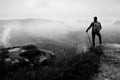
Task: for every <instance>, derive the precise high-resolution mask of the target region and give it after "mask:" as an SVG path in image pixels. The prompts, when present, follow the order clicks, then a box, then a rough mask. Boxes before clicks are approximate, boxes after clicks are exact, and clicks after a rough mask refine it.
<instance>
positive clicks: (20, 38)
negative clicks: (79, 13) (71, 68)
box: [0, 18, 120, 47]
mask: <svg viewBox="0 0 120 80" xmlns="http://www.w3.org/2000/svg"><path fill="white" fill-rule="evenodd" d="M89 24H90V21H82V20H73V21H60V20H51V19H34V18H33V19H32V18H30V19H8V20H7V19H6V20H0V28H1V29H0V33H1V34H0V44H1V45H2V46H5V47H10V46H20V45H21V46H22V45H27V44H35V43H42V42H44V41H45V40H49V41H50V40H52V41H57V42H60V43H65V44H74V45H76V46H80V45H81V46H83V47H84V46H90V43H89V40H88V37H87V34H86V32H85V30H86V29H87V27H88V26H89ZM101 24H102V30H101V34H102V39H103V43H109V42H111V43H119V42H120V41H119V40H120V38H119V33H120V31H119V30H120V28H119V26H120V21H119V20H117V21H113V22H112V23H109V24H108V23H107V24H105V22H104V23H101ZM89 36H91V30H90V31H89ZM96 42H97V43H98V40H97V41H96Z"/></svg>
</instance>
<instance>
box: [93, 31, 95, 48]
mask: <svg viewBox="0 0 120 80" xmlns="http://www.w3.org/2000/svg"><path fill="white" fill-rule="evenodd" d="M92 43H93V47H94V46H95V33H94V32H92Z"/></svg>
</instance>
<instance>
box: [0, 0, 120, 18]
mask: <svg viewBox="0 0 120 80" xmlns="http://www.w3.org/2000/svg"><path fill="white" fill-rule="evenodd" d="M119 8H120V0H0V18H32V17H37V18H50V19H62V20H65V19H90V18H92V17H94V16H98V17H100V18H106V19H109V18H113V19H119V18H120V9H119Z"/></svg>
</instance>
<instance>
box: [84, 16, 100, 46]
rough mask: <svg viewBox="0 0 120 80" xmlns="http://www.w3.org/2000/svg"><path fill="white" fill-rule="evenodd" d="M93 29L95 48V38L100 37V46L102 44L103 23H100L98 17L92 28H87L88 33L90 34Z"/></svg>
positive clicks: (91, 25) (95, 18)
mask: <svg viewBox="0 0 120 80" xmlns="http://www.w3.org/2000/svg"><path fill="white" fill-rule="evenodd" d="M90 28H92V43H93V47H94V46H95V36H96V35H97V36H98V37H99V44H100V45H101V44H102V39H101V33H100V31H101V29H102V26H101V23H100V22H98V20H97V17H96V16H95V17H94V22H92V23H91V24H90V26H89V27H88V28H87V30H86V32H88V30H89V29H90Z"/></svg>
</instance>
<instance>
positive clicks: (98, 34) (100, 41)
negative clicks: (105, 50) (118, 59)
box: [97, 33, 102, 45]
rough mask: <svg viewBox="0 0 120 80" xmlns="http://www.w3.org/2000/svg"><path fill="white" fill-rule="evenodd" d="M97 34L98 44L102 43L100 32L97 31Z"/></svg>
mask: <svg viewBox="0 0 120 80" xmlns="http://www.w3.org/2000/svg"><path fill="white" fill-rule="evenodd" d="M97 36H98V37H99V44H100V45H101V44H102V39H101V34H100V33H97Z"/></svg>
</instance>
